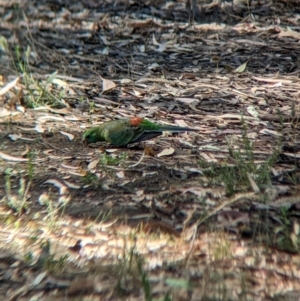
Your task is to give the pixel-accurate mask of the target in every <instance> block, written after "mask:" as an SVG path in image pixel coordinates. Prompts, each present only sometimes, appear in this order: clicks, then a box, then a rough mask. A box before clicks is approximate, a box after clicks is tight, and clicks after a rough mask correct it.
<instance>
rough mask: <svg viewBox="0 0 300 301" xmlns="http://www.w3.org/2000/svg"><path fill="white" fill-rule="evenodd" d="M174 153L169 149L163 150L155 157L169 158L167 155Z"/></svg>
mask: <svg viewBox="0 0 300 301" xmlns="http://www.w3.org/2000/svg"><path fill="white" fill-rule="evenodd" d="M174 152H175V150H174V148H172V147H169V148H165V149H164V150H163V151H161V152H160V153H159V154H157V155H156V156H157V157H163V156H169V155H172V154H173V153H174Z"/></svg>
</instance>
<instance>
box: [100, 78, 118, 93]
mask: <svg viewBox="0 0 300 301" xmlns="http://www.w3.org/2000/svg"><path fill="white" fill-rule="evenodd" d="M116 86H117V85H116V84H115V83H114V82H113V81H112V80H109V79H105V78H103V77H102V92H106V91H109V90H111V89H114V88H115V87H116Z"/></svg>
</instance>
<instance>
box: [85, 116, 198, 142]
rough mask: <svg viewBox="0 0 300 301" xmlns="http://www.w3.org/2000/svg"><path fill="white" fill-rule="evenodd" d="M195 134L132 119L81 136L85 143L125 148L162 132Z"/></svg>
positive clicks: (88, 131) (114, 122)
mask: <svg viewBox="0 0 300 301" xmlns="http://www.w3.org/2000/svg"><path fill="white" fill-rule="evenodd" d="M166 131H167V132H173V133H176V132H177V133H179V132H195V131H197V130H196V129H191V128H188V127H179V126H169V125H160V124H157V123H153V122H151V121H149V120H147V119H143V118H140V117H133V118H128V119H120V120H113V121H107V122H104V123H102V124H100V125H99V126H97V127H94V128H91V129H88V130H87V131H86V132H85V133H84V134H83V140H84V141H85V142H86V143H95V142H98V141H107V142H110V143H111V144H112V145H114V146H118V147H119V146H126V145H127V144H129V143H135V142H141V141H144V140H148V139H152V138H154V137H157V136H160V135H162V133H163V132H166Z"/></svg>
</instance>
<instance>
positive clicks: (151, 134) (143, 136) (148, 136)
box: [130, 131, 162, 143]
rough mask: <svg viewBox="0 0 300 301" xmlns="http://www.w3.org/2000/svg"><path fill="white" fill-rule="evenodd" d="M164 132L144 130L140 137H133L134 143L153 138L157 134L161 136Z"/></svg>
mask: <svg viewBox="0 0 300 301" xmlns="http://www.w3.org/2000/svg"><path fill="white" fill-rule="evenodd" d="M161 134H162V132H160V131H158V132H146V131H145V132H143V133H142V134H141V135H139V136H138V137H136V139H134V138H133V139H132V141H130V142H132V143H135V142H142V141H145V140H149V139H152V138H155V137H157V136H160V135H161Z"/></svg>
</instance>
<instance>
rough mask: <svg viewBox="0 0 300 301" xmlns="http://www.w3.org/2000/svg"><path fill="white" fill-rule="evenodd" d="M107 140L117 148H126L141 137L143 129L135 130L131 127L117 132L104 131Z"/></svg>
mask: <svg viewBox="0 0 300 301" xmlns="http://www.w3.org/2000/svg"><path fill="white" fill-rule="evenodd" d="M104 131H105V132H104V135H105V138H106V139H105V140H106V141H109V142H110V143H111V144H113V145H115V146H124V145H127V144H128V143H130V142H131V140H132V139H134V137H139V136H140V135H141V134H142V132H143V130H142V129H137V128H135V129H133V128H131V127H124V128H122V129H120V128H118V129H117V130H113V131H112V130H104Z"/></svg>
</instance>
